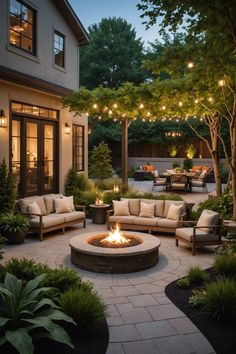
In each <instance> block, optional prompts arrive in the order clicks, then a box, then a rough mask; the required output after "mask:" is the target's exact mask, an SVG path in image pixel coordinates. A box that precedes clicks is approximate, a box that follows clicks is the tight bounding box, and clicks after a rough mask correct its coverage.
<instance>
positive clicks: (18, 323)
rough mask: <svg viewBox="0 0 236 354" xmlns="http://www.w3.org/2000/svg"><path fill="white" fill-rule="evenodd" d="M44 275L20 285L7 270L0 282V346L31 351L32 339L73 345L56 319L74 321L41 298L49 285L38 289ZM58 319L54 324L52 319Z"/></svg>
mask: <svg viewBox="0 0 236 354" xmlns="http://www.w3.org/2000/svg"><path fill="white" fill-rule="evenodd" d="M44 276H45V275H44V274H41V275H40V276H38V277H36V278H35V279H33V280H31V281H30V282H28V283H27V284H26V286H23V284H22V280H19V279H17V278H16V277H15V276H14V275H12V274H9V273H7V274H6V277H5V281H4V284H0V299H1V306H0V317H1V322H0V328H1V341H0V346H2V345H4V344H5V343H6V342H9V343H10V344H11V346H12V347H14V348H15V349H16V350H17V351H18V352H19V353H21V354H23V353H27V354H33V353H34V345H33V341H32V339H39V338H50V339H52V340H55V341H57V342H61V343H64V344H67V345H68V346H69V347H71V348H74V347H73V345H72V343H71V340H70V337H69V336H68V334H67V333H66V331H65V330H64V329H63V328H62V327H61V326H60V325H59V324H58V321H60V320H62V321H66V322H70V323H74V321H73V320H72V318H70V317H69V316H68V315H66V314H65V313H63V312H61V311H60V309H59V308H58V307H57V306H56V305H55V304H54V302H53V301H52V300H49V299H46V298H44V299H41V298H40V296H41V294H43V293H45V292H47V291H48V290H49V289H48V288H40V287H39V284H40V283H41V281H42V280H43V278H44ZM55 320H56V321H57V323H55V322H54V321H55Z"/></svg>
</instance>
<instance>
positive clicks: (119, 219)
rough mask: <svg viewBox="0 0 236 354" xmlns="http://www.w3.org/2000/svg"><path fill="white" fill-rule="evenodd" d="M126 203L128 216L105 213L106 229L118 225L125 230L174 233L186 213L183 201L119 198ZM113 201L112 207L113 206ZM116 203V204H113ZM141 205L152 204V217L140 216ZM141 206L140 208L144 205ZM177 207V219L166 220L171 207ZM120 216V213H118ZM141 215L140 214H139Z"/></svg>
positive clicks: (111, 211) (112, 212)
mask: <svg viewBox="0 0 236 354" xmlns="http://www.w3.org/2000/svg"><path fill="white" fill-rule="evenodd" d="M125 200H126V201H128V208H129V215H125V214H127V213H126V212H125V211H124V213H123V214H124V215H116V213H114V209H112V210H109V211H108V212H107V227H108V228H111V227H114V226H115V225H116V224H117V223H119V225H120V228H121V229H125V230H145V231H148V232H149V233H151V232H152V231H159V232H168V233H175V231H176V228H178V227H180V226H181V221H182V220H183V219H184V216H185V211H186V203H185V201H172V200H155V199H135V198H121V201H125ZM114 202H115V201H113V206H115V205H114ZM115 203H116V202H115ZM141 203H144V204H152V205H153V204H154V205H155V207H154V215H153V216H149V217H143V216H140V214H141V213H140V211H141ZM144 204H142V206H143V205H144ZM172 204H173V205H174V206H179V208H177V209H179V211H180V213H179V214H178V216H177V217H173V215H172V216H171V215H170V214H169V216H171V217H172V218H167V217H168V212H169V209H170V206H171V205H172ZM120 214H122V212H121V213H120ZM141 215H142V214H141Z"/></svg>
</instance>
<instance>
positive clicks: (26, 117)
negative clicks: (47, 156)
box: [9, 101, 60, 197]
mask: <svg viewBox="0 0 236 354" xmlns="http://www.w3.org/2000/svg"><path fill="white" fill-rule="evenodd" d="M14 102H15V101H14ZM11 103H12V102H10V109H9V112H10V119H9V170H10V171H12V120H14V119H16V120H18V121H19V122H20V129H21V133H20V134H21V135H20V146H21V160H20V162H21V165H20V166H21V167H20V188H19V191H18V194H19V196H20V197H27V196H31V195H35V194H36V193H27V191H26V184H25V183H22V181H23V180H24V177H25V174H24V171H25V170H26V162H27V161H26V157H24V159H22V157H23V153H24V149H22V147H23V146H24V141H25V139H26V129H25V128H24V127H25V124H26V122H27V121H29V122H30V121H31V122H32V123H33V122H35V123H39V125H38V132H39V134H41V132H43V127H44V125H46V124H47V123H48V124H53V126H54V139H55V140H54V141H55V142H56V144H55V149H54V161H55V163H54V171H53V172H54V174H55V182H54V183H55V189H54V190H48V191H44V190H43V188H42V186H43V182H42V181H41V182H40V183H39V191H38V192H37V194H38V195H43V194H48V193H58V191H59V170H60V169H59V111H58V110H57V119H50V118H44V117H37V116H33V115H30V114H26V113H21V112H13V111H12V110H11ZM20 103H22V104H24V103H23V102H20ZM26 104H27V103H26ZM37 107H41V106H38V105H37ZM41 108H45V109H51V108H46V107H41ZM55 111H56V110H55ZM41 138H43V136H42V137H41ZM43 140H44V139H43ZM43 148H44V141H41V142H40V136H38V153H40V151H41V153H42V154H43V152H44V150H43ZM22 166H23V168H22ZM40 168H43V166H40Z"/></svg>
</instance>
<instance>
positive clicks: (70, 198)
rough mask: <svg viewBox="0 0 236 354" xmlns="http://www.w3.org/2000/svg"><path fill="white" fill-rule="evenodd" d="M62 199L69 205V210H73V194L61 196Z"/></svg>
mask: <svg viewBox="0 0 236 354" xmlns="http://www.w3.org/2000/svg"><path fill="white" fill-rule="evenodd" d="M62 199H64V200H67V203H68V205H69V208H70V211H75V206H74V197H73V195H71V196H70V197H65V196H63V197H62Z"/></svg>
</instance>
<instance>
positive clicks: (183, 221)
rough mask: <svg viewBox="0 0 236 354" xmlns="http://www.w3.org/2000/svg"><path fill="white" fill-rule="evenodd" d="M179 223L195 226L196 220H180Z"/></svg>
mask: <svg viewBox="0 0 236 354" xmlns="http://www.w3.org/2000/svg"><path fill="white" fill-rule="evenodd" d="M179 223H180V224H196V223H197V220H180V221H179ZM194 227H195V226H194Z"/></svg>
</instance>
